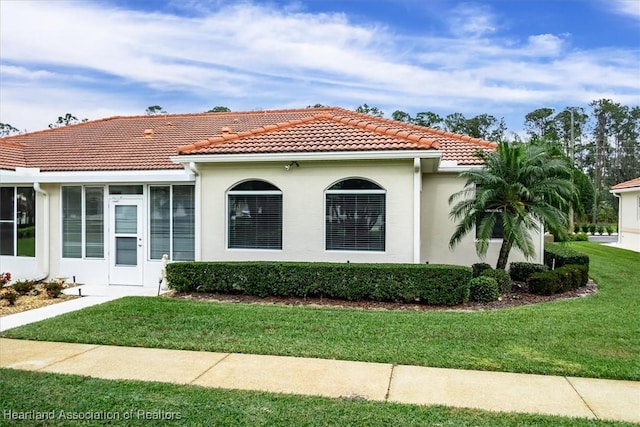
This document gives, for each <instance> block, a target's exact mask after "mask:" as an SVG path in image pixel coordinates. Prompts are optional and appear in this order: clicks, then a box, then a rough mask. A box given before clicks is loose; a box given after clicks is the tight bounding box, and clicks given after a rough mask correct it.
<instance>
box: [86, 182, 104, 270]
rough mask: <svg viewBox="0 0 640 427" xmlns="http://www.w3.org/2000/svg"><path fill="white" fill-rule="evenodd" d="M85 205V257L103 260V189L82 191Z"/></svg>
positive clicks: (91, 188)
mask: <svg viewBox="0 0 640 427" xmlns="http://www.w3.org/2000/svg"><path fill="white" fill-rule="evenodd" d="M84 205H85V208H84V209H85V230H84V240H85V244H84V246H85V249H84V250H85V256H86V257H87V258H104V188H102V187H87V188H85V189H84Z"/></svg>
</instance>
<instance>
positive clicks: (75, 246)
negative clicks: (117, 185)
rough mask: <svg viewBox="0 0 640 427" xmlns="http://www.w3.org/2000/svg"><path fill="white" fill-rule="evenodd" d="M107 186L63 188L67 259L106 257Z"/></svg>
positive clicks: (63, 233)
mask: <svg viewBox="0 0 640 427" xmlns="http://www.w3.org/2000/svg"><path fill="white" fill-rule="evenodd" d="M104 229H105V224H104V187H81V186H65V187H62V256H63V258H82V257H84V258H104Z"/></svg>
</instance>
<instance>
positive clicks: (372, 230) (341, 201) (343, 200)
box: [325, 179, 386, 251]
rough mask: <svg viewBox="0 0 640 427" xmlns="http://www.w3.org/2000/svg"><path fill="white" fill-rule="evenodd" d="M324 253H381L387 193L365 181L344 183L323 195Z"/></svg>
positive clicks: (382, 249)
mask: <svg viewBox="0 0 640 427" xmlns="http://www.w3.org/2000/svg"><path fill="white" fill-rule="evenodd" d="M325 198H326V200H325V205H326V224H325V227H326V230H325V237H326V242H325V247H326V249H327V250H349V251H384V250H385V225H386V221H385V215H386V205H385V204H386V191H385V190H384V189H383V188H382V187H380V186H379V185H377V184H375V183H373V182H371V181H368V180H365V179H346V180H343V181H340V182H338V183H336V184H334V185H333V186H331V187H330V188H329V189H328V190H327V191H326V194H325Z"/></svg>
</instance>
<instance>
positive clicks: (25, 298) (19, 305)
mask: <svg viewBox="0 0 640 427" xmlns="http://www.w3.org/2000/svg"><path fill="white" fill-rule="evenodd" d="M36 290H37V291H38V295H20V296H19V297H18V299H17V300H16V302H15V304H14V305H9V301H7V300H5V299H0V317H3V316H8V315H9V314H16V313H21V312H23V311H27V310H33V309H35V308H40V307H45V306H48V305H52V304H57V303H59V302H64V301H68V300H71V299H76V298H78V297H77V296H72V295H65V294H60V295H59V296H58V297H57V298H49V297H48V296H47V292H46V291H45V290H44V287H43V286H42V285H36ZM34 293H35V292H34Z"/></svg>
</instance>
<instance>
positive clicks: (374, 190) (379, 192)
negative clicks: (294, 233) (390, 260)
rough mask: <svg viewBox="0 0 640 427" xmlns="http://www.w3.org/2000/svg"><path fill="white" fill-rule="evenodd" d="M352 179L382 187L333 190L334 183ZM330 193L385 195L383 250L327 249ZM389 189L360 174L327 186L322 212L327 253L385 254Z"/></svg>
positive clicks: (324, 246)
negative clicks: (328, 200) (328, 199)
mask: <svg viewBox="0 0 640 427" xmlns="http://www.w3.org/2000/svg"><path fill="white" fill-rule="evenodd" d="M352 179H360V180H363V181H368V182H370V183H372V184H375V185H377V186H378V187H380V188H379V189H370V190H364V189H358V190H342V189H341V190H331V187H333V186H334V185H336V184H338V183H340V182H344V181H349V180H352ZM328 194H329V195H330V194H384V195H385V199H384V221H385V224H384V226H385V235H384V249H382V250H375V251H373V250H369V251H367V250H362V249H327V195H328ZM386 195H387V190H385V189H384V188H383V187H382V185H380V184H378V183H377V182H375V181H373V180H371V179H369V178H364V177H359V176H352V177H349V178H344V179H339V180H337V181H335V182H333V183H332V184H331V185H329V186H328V187H327V189H325V190H324V195H323V211H322V212H323V214H322V219H323V228H324V233H323V237H324V241H323V242H322V246H323V248H324V252H325V253H332V254H335V253H340V254H383V253H386V252H387V232H386V227H387V197H386Z"/></svg>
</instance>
